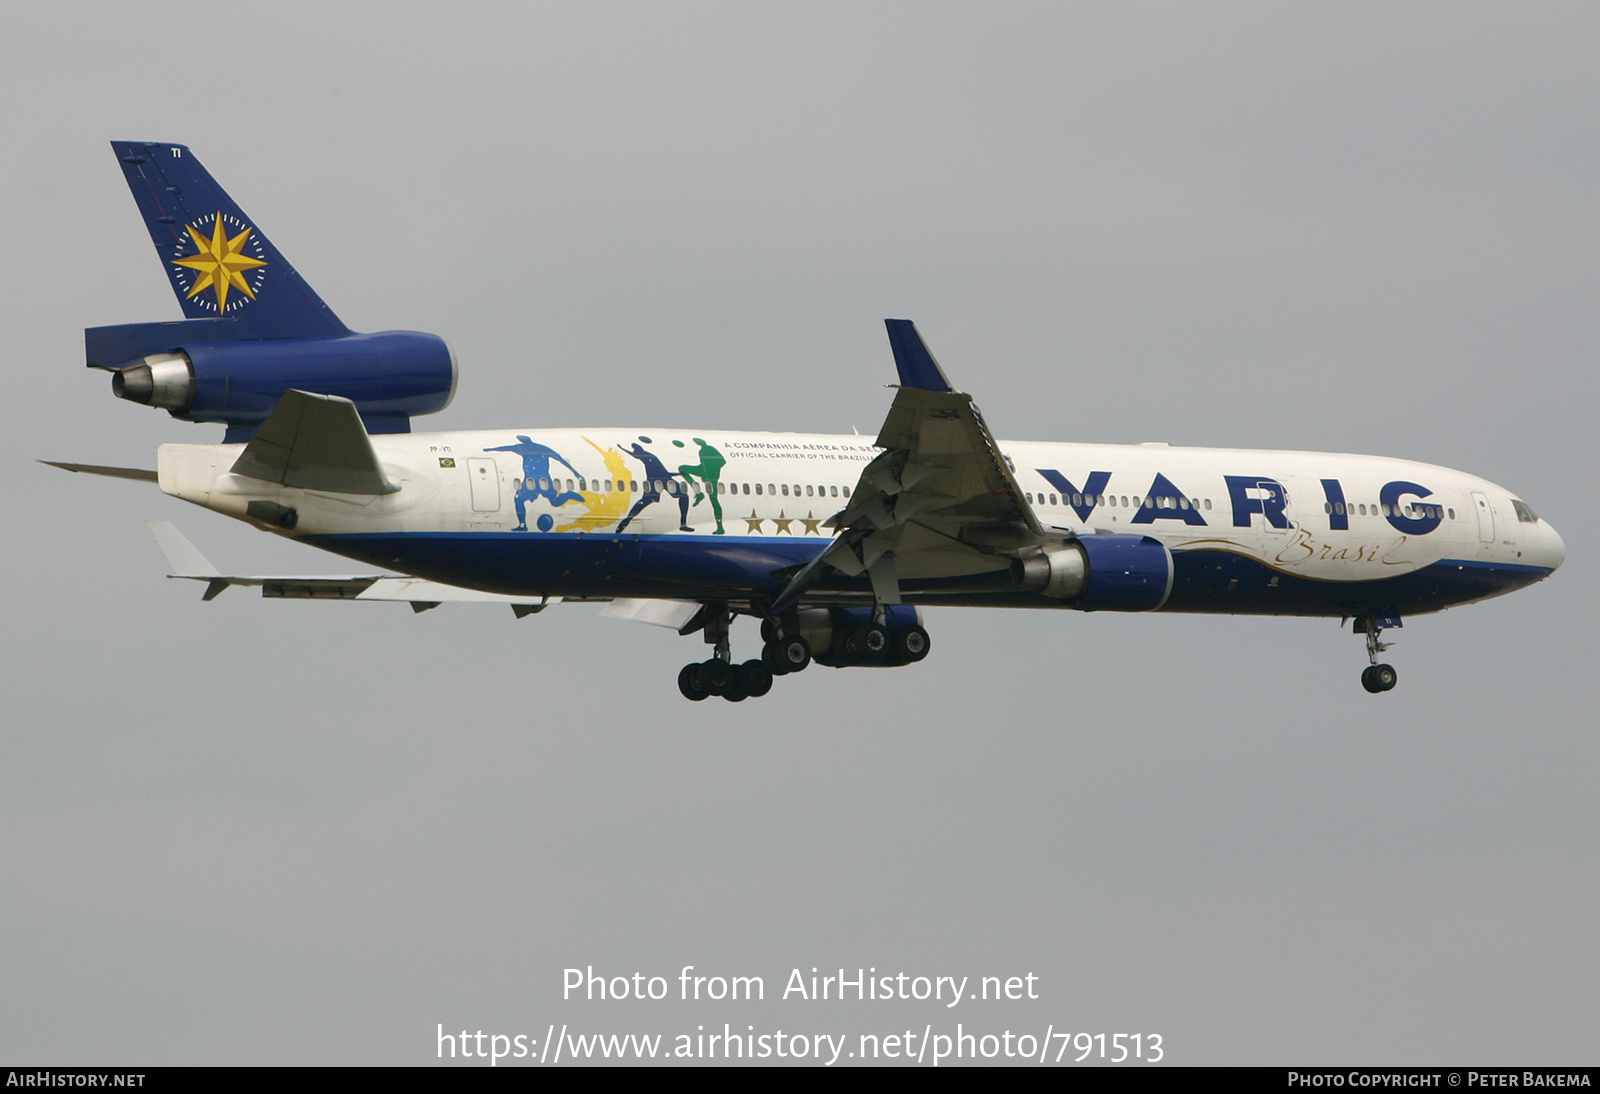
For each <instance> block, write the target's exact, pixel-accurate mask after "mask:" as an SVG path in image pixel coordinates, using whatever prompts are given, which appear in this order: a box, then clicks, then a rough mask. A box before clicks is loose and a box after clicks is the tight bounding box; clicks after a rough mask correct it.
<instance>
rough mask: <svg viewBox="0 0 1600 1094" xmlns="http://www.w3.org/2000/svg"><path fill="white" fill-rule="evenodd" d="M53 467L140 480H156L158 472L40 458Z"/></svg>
mask: <svg viewBox="0 0 1600 1094" xmlns="http://www.w3.org/2000/svg"><path fill="white" fill-rule="evenodd" d="M39 462H40V463H47V464H49V465H50V466H51V467H59V468H61V470H63V471H78V472H81V473H83V474H85V475H104V476H106V477H107V478H112V479H137V480H139V481H140V482H156V481H157V479H156V473H155V472H154V471H146V470H144V469H143V468H142V467H104V466H102V465H100V464H97V463H57V462H56V461H55V460H40V461H39Z"/></svg>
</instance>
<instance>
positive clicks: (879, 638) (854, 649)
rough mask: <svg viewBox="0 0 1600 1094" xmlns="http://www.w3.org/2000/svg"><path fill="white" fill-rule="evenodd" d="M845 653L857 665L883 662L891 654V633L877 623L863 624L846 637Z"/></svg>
mask: <svg viewBox="0 0 1600 1094" xmlns="http://www.w3.org/2000/svg"><path fill="white" fill-rule="evenodd" d="M844 652H845V656H846V657H848V658H849V659H850V660H851V661H854V662H856V663H857V664H864V663H867V662H872V661H882V660H884V658H885V656H886V655H887V654H888V652H889V632H888V631H886V630H884V629H883V628H882V627H880V626H878V624H876V623H863V624H861V626H859V627H856V628H854V629H853V630H851V631H850V633H849V634H847V635H845V636H844Z"/></svg>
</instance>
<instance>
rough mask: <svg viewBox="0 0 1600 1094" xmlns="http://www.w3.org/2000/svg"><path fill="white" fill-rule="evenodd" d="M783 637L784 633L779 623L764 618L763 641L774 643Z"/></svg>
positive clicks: (762, 624) (762, 625) (762, 626)
mask: <svg viewBox="0 0 1600 1094" xmlns="http://www.w3.org/2000/svg"><path fill="white" fill-rule="evenodd" d="M782 637H783V634H782V632H780V631H779V630H778V625H777V624H776V623H774V622H773V621H772V620H770V619H763V620H762V621H761V641H763V642H767V643H772V642H776V641H777V640H778V639H779V638H782Z"/></svg>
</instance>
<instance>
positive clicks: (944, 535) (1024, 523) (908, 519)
mask: <svg viewBox="0 0 1600 1094" xmlns="http://www.w3.org/2000/svg"><path fill="white" fill-rule="evenodd" d="M884 322H885V324H886V326H887V327H888V330H889V343H890V345H891V346H892V347H893V349H894V358H895V366H896V368H897V369H898V370H899V373H900V387H899V390H898V391H897V392H896V393H895V397H894V404H893V405H892V406H891V407H890V409H889V417H888V420H887V421H885V422H884V424H883V429H882V430H881V431H880V432H879V434H878V440H877V445H878V447H879V448H882V449H884V452H883V453H882V454H881V455H879V456H878V457H877V458H876V459H874V460H873V461H872V462H871V463H869V464H868V465H867V466H866V468H865V469H864V470H863V471H862V472H861V479H860V482H859V483H858V484H857V486H856V489H855V491H854V492H853V493H852V494H851V497H850V503H849V505H847V506H846V507H845V509H844V511H843V512H841V513H839V514H838V515H837V516H835V517H834V518H833V519H832V520H831V521H830V522H829V524H830V526H831V527H834V528H837V529H839V534H838V536H837V537H836V538H835V539H834V541H833V543H832V544H831V545H830V546H829V547H828V549H827V550H826V551H824V552H823V553H822V554H821V555H820V556H818V558H817V559H816V560H814V561H813V562H812V563H811V564H810V565H808V566H807V567H806V568H805V569H803V570H801V571H800V572H799V573H798V574H796V575H795V576H794V578H792V579H791V580H790V582H789V585H788V587H787V588H785V589H784V591H783V592H782V593H781V594H779V596H778V598H777V600H775V601H774V602H773V604H772V606H771V609H770V610H771V612H772V614H774V615H778V614H782V613H783V612H786V611H788V610H789V609H790V608H792V607H793V606H794V605H795V604H797V603H798V602H799V598H800V596H801V594H802V593H803V592H804V591H805V590H806V588H807V587H808V586H810V585H811V584H812V583H813V582H815V581H816V580H818V579H819V578H821V577H823V576H825V575H826V574H828V573H829V572H834V571H836V572H838V573H842V574H845V575H848V576H851V577H857V576H860V575H861V574H866V575H867V576H868V578H869V579H870V580H871V582H872V591H873V595H874V596H875V597H876V599H877V600H878V602H879V603H882V604H898V603H900V583H901V582H902V581H908V580H917V579H928V578H945V577H961V576H966V575H971V574H980V573H989V572H992V571H996V570H1003V569H1006V568H1007V567H1009V566H1010V563H1011V559H1012V558H1014V557H1016V554H1017V553H1018V552H1021V551H1024V550H1026V549H1028V548H1030V547H1033V546H1036V545H1038V544H1040V543H1042V542H1043V541H1044V539H1045V532H1044V529H1043V528H1042V527H1041V526H1040V524H1039V522H1038V520H1037V518H1035V516H1034V515H1033V511H1032V508H1031V507H1029V506H1028V505H1026V504H1025V503H1024V502H1023V500H1022V490H1021V489H1020V487H1018V485H1017V481H1016V478H1015V477H1014V476H1013V475H1012V473H1011V469H1010V468H1009V467H1007V466H1006V462H1005V459H1004V458H1003V457H1002V455H1001V453H1000V450H999V447H998V445H996V443H995V439H994V435H993V434H992V433H990V432H989V427H988V426H987V425H986V424H984V421H983V415H982V414H980V413H979V412H978V408H977V407H976V406H974V405H973V402H972V396H970V395H965V394H963V393H961V392H958V391H955V390H954V389H952V388H951V387H950V382H949V381H948V380H947V379H946V378H945V375H944V372H943V370H941V369H940V368H939V364H938V362H937V361H935V360H934V359H933V355H932V354H931V353H929V352H928V347H927V346H926V345H924V344H923V341H922V338H921V337H920V336H919V335H918V334H917V329H916V327H915V326H914V325H913V324H912V323H911V321H910V320H906V319H887V320H885V321H884Z"/></svg>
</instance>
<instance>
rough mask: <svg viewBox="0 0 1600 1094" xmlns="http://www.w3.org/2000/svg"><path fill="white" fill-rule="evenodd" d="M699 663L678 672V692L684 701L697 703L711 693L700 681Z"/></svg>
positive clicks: (688, 665) (693, 663) (684, 667)
mask: <svg viewBox="0 0 1600 1094" xmlns="http://www.w3.org/2000/svg"><path fill="white" fill-rule="evenodd" d="M701 675H702V674H701V672H700V662H698V661H695V662H692V663H691V664H687V665H685V666H683V668H681V669H679V670H678V690H679V691H681V692H682V693H683V697H684V698H685V699H688V700H690V701H691V702H695V703H698V702H699V701H700V700H702V699H704V698H705V697H706V696H708V695H710V694H711V693H710V692H709V691H707V690H706V688H705V684H704V682H703V681H702V679H701Z"/></svg>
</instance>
